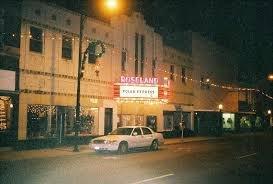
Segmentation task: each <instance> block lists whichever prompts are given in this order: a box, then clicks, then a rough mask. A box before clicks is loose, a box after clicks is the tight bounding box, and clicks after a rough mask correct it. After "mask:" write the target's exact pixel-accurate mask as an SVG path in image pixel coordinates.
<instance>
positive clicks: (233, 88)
mask: <svg viewBox="0 0 273 184" xmlns="http://www.w3.org/2000/svg"><path fill="white" fill-rule="evenodd" d="M2 34H3V35H7V36H8V34H10V35H11V36H12V37H16V36H17V34H15V33H2ZM18 35H19V34H18ZM24 36H27V37H29V38H32V35H31V34H30V32H29V33H28V34H20V37H21V38H24ZM42 36H43V37H49V36H45V35H44V33H43V35H42ZM50 38H51V39H52V40H54V39H56V37H53V36H50ZM58 39H59V40H60V39H62V37H58ZM74 39H75V38H74V37H73V38H72V40H74ZM76 39H77V40H79V38H76ZM85 41H86V42H87V43H88V42H90V39H86V40H85ZM108 45H111V44H108ZM111 49H112V54H116V53H119V52H121V51H120V50H119V49H118V48H114V47H112V48H111ZM158 60H162V58H158ZM127 61H129V62H132V63H129V64H134V62H135V61H134V59H133V58H132V57H128V60H127ZM144 64H145V65H148V64H150V62H147V60H146V62H144ZM161 65H162V64H161ZM163 65H164V64H163ZM101 67H103V66H101ZM156 70H157V71H158V72H163V73H165V74H169V75H171V74H173V75H174V76H175V78H183V77H184V76H182V75H180V74H176V73H171V72H168V71H167V70H165V69H161V68H159V67H157V68H156ZM185 79H186V80H188V81H191V82H195V83H202V84H206V85H209V86H212V87H217V88H222V89H228V90H237V91H255V92H257V93H260V94H262V95H263V96H265V97H267V98H269V99H272V100H273V97H272V96H270V95H269V94H267V93H265V92H263V91H261V90H259V89H253V88H242V87H232V86H226V85H219V84H215V83H211V82H210V79H207V82H202V81H199V80H196V79H192V78H189V77H185Z"/></svg>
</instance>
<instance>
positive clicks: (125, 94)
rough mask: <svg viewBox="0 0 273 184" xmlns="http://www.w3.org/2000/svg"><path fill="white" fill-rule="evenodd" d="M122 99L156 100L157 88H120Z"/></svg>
mask: <svg viewBox="0 0 273 184" xmlns="http://www.w3.org/2000/svg"><path fill="white" fill-rule="evenodd" d="M120 97H122V98H158V87H157V86H120Z"/></svg>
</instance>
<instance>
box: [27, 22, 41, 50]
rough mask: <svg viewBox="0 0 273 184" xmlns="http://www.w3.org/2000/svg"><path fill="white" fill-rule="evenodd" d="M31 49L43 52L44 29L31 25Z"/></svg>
mask: <svg viewBox="0 0 273 184" xmlns="http://www.w3.org/2000/svg"><path fill="white" fill-rule="evenodd" d="M29 50H30V51H34V52H39V53H42V51H43V30H42V29H40V28H37V27H32V26H31V27H30V43H29Z"/></svg>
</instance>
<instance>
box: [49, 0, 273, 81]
mask: <svg viewBox="0 0 273 184" xmlns="http://www.w3.org/2000/svg"><path fill="white" fill-rule="evenodd" d="M50 1H54V0H50ZM77 1H85V4H87V2H86V1H89V2H88V4H89V6H88V7H89V10H88V11H89V13H90V12H91V13H90V14H91V15H92V16H95V17H97V18H100V19H104V20H106V19H107V16H109V15H107V14H106V13H105V12H106V11H105V10H104V9H103V8H102V7H101V4H99V3H101V2H102V1H101V0H100V1H98V0H74V1H71V0H58V1H57V3H58V4H61V5H63V6H66V7H67V8H69V9H77V8H76V4H77ZM119 1H121V2H122V4H123V7H122V9H123V12H119V13H127V14H130V12H132V11H133V10H136V11H140V12H142V13H143V14H144V17H145V19H146V22H147V23H148V24H149V25H150V26H152V27H154V28H155V31H156V32H158V33H160V34H161V35H162V36H163V37H164V42H165V43H166V44H168V45H170V46H173V47H176V48H178V49H182V44H181V43H183V34H182V33H183V32H184V31H189V30H191V31H194V32H199V33H201V34H202V35H203V36H205V37H206V38H208V39H209V40H212V41H215V42H217V43H218V44H220V45H223V46H225V47H227V48H230V49H232V50H234V51H236V52H238V53H239V55H240V63H239V70H240V74H239V79H240V80H241V81H244V82H248V83H252V84H253V83H254V84H255V83H256V82H258V81H260V80H265V79H266V77H267V75H268V74H269V73H272V71H273V57H272V53H273V49H272V40H273V39H272V28H273V25H272V24H273V20H272V16H273V15H272V7H273V6H272V1H270V0H257V1H254V0H228V1H227V0H119ZM85 7H87V6H85Z"/></svg>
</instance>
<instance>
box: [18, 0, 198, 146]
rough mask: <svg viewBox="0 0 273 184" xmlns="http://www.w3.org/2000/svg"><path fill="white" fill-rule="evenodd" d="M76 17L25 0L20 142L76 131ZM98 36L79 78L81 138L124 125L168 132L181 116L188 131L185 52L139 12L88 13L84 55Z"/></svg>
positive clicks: (189, 67)
mask: <svg viewBox="0 0 273 184" xmlns="http://www.w3.org/2000/svg"><path fill="white" fill-rule="evenodd" d="M79 22H80V15H79V14H77V13H75V12H72V11H69V10H66V9H62V8H60V7H56V6H54V5H50V4H43V3H41V2H35V1H23V3H22V23H21V42H20V43H21V44H20V62H19V63H20V65H19V68H20V94H19V97H20V98H19V112H18V114H19V121H18V139H19V140H29V139H43V138H57V139H60V141H61V140H62V139H64V138H66V137H69V136H73V135H74V134H75V133H74V132H75V130H74V122H75V103H76V91H77V71H78V56H79V32H80V25H79ZM98 41H99V42H100V43H101V42H102V43H103V55H102V57H101V58H99V59H98V60H97V61H96V62H94V61H93V60H92V58H91V57H89V56H88V54H87V58H86V61H85V64H84V74H83V78H82V79H81V98H80V104H81V115H80V118H81V130H80V135H81V136H90V135H93V136H97V135H104V134H107V133H109V132H110V131H112V130H113V129H114V128H116V127H118V126H125V125H147V126H150V127H152V128H153V129H154V130H156V131H160V132H163V131H171V130H173V129H174V128H175V127H177V126H178V124H179V122H180V121H181V118H184V119H185V121H186V122H187V126H188V127H189V128H193V123H192V115H193V114H192V112H193V91H192V85H191V84H190V83H186V79H187V75H192V69H193V67H192V59H191V56H190V55H186V54H183V53H180V52H179V51H177V50H175V49H172V48H170V47H166V46H164V45H163V41H162V37H161V36H160V35H159V34H157V33H155V32H154V30H153V28H152V27H150V26H149V25H147V24H146V22H145V20H144V17H143V15H141V14H140V13H133V14H132V15H131V16H124V15H120V16H116V17H113V18H112V19H111V22H110V23H105V22H101V21H98V20H96V19H92V18H90V17H87V18H86V20H85V23H84V29H83V41H82V47H83V50H82V53H83V52H84V51H85V50H86V48H87V47H88V44H91V43H93V42H98ZM182 110H183V111H184V110H185V113H184V114H182V113H181V111H182Z"/></svg>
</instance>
